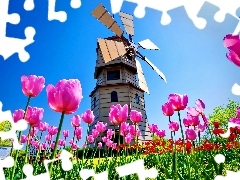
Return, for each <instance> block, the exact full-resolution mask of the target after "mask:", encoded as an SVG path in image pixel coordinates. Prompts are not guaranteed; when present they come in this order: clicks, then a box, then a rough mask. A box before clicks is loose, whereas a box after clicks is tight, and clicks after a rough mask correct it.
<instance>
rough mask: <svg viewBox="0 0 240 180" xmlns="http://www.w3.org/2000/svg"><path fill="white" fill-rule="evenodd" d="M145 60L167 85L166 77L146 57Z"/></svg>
mask: <svg viewBox="0 0 240 180" xmlns="http://www.w3.org/2000/svg"><path fill="white" fill-rule="evenodd" d="M144 60H145V61H146V62H147V63H148V64H149V65H150V66H151V67H152V69H153V70H154V71H156V73H157V74H158V75H159V76H160V77H161V78H162V79H163V80H164V81H165V82H166V83H167V80H166V77H165V75H164V74H163V73H162V72H161V71H160V70H159V69H158V68H157V67H156V66H155V65H154V64H153V63H152V62H151V61H150V60H149V59H147V58H146V57H145V58H144Z"/></svg>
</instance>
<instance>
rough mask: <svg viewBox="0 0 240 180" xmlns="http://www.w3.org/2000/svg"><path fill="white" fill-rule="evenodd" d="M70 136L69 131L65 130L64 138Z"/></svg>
mask: <svg viewBox="0 0 240 180" xmlns="http://www.w3.org/2000/svg"><path fill="white" fill-rule="evenodd" d="M68 136H69V130H63V137H64V138H67V137H68Z"/></svg>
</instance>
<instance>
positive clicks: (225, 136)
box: [220, 122, 240, 138]
mask: <svg viewBox="0 0 240 180" xmlns="http://www.w3.org/2000/svg"><path fill="white" fill-rule="evenodd" d="M237 126H238V127H240V124H236V123H232V122H228V129H227V132H226V133H224V134H220V136H221V137H223V138H228V137H229V136H230V133H231V132H230V128H232V127H233V128H234V127H237Z"/></svg>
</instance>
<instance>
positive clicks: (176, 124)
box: [168, 121, 179, 132]
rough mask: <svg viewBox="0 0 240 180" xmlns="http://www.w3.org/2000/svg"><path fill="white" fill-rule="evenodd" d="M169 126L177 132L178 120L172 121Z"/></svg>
mask: <svg viewBox="0 0 240 180" xmlns="http://www.w3.org/2000/svg"><path fill="white" fill-rule="evenodd" d="M168 127H169V129H170V131H172V132H176V131H178V130H179V124H178V122H176V121H172V122H171V123H170V124H169V125H168Z"/></svg>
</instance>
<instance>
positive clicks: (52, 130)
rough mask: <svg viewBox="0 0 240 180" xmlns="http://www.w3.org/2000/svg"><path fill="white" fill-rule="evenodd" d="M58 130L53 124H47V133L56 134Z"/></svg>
mask: <svg viewBox="0 0 240 180" xmlns="http://www.w3.org/2000/svg"><path fill="white" fill-rule="evenodd" d="M57 132H58V128H57V127H55V126H49V128H48V134H50V135H51V136H54V135H55V134H57Z"/></svg>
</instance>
